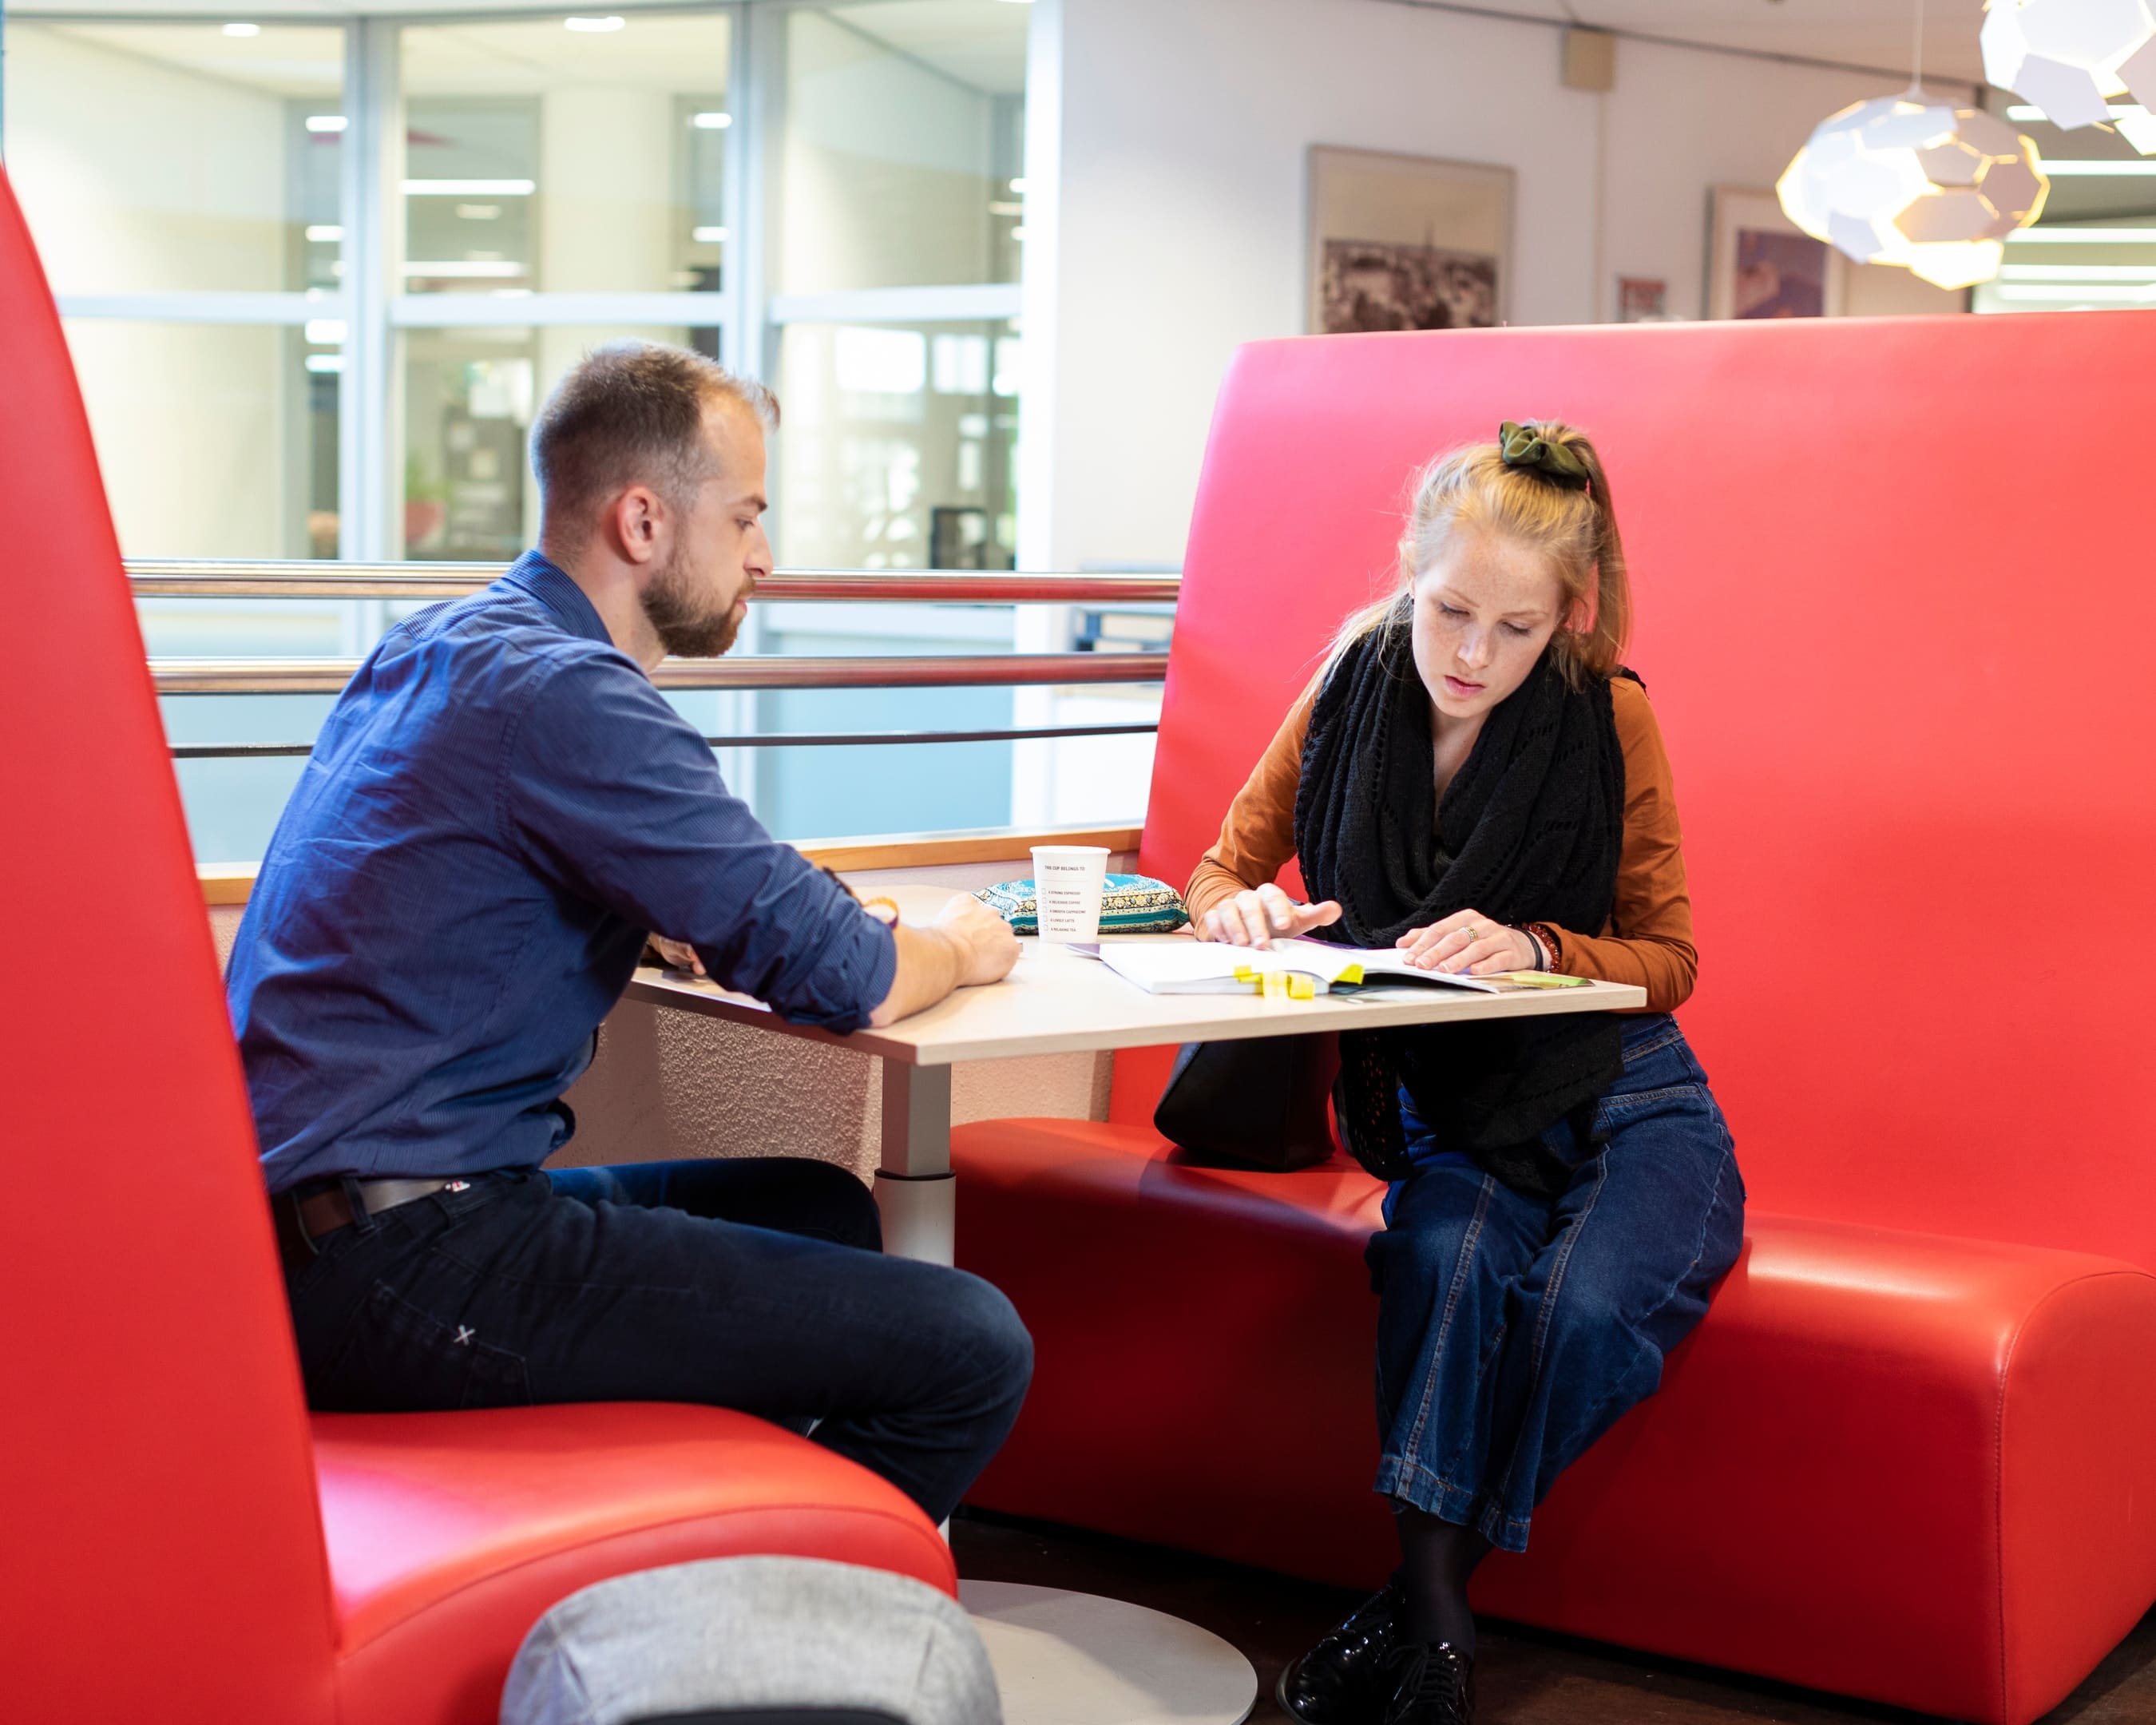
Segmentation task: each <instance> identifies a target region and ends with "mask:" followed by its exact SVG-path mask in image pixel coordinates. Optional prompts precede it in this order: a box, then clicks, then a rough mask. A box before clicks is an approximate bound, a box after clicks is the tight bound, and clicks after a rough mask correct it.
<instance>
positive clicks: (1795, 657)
mask: <svg viewBox="0 0 2156 1725" xmlns="http://www.w3.org/2000/svg"><path fill="white" fill-rule="evenodd" d="M2151 377H2156V317H2152V316H2147V315H2146V314H2143V313H2138V312H2121V313H2116V314H2092V313H2084V314H2075V315H2071V316H2014V317H1958V318H1940V319H1922V320H1918V319H1894V320H1883V321H1790V322H1784V323H1772V324H1769V323H1758V324H1723V325H1696V326H1676V325H1671V326H1640V327H1633V328H1605V329H1587V330H1507V331H1468V332H1458V333H1446V334H1434V335H1411V336H1353V337H1332V338H1324V339H1315V340H1301V341H1278V342H1270V343H1265V344H1260V345H1258V346H1254V347H1247V348H1245V349H1244V350H1243V351H1242V352H1240V354H1239V355H1238V356H1237V357H1236V359H1235V364H1234V366H1233V367H1232V368H1231V370H1230V371H1229V375H1228V378H1227V381H1226V382H1225V383H1224V386H1223V388H1222V390H1221V393H1220V398H1219V407H1218V409H1217V411H1216V413H1215V417H1214V426H1213V434H1212V441H1211V444H1210V446H1209V449H1208V451H1207V454H1206V459H1205V468H1204V477H1203V479H1202V480H1201V481H1200V484H1199V495H1198V499H1197V510H1196V516H1195V519H1194V521H1193V526H1192V530H1191V536H1190V544H1189V550H1188V557H1187V559H1186V562H1185V572H1184V578H1183V600H1182V604H1181V607H1180V608H1179V611H1178V616H1177V619H1176V628H1175V639H1174V644H1173V650H1172V653H1171V655H1170V662H1169V669H1168V691H1167V699H1166V706H1165V709H1164V711H1163V717H1162V723H1161V732H1160V746H1159V752H1158V760H1157V764H1156V766H1155V768H1154V774H1153V783H1152V805H1151V810H1150V814H1149V815H1148V818H1147V825H1146V831H1145V839H1144V845H1143V847H1142V852H1141V857H1140V861H1141V865H1142V867H1143V868H1144V869H1145V870H1147V872H1149V873H1152V874H1155V875H1163V876H1165V877H1166V878H1168V879H1169V880H1174V881H1177V882H1180V881H1182V880H1184V879H1185V878H1186V877H1187V876H1188V872H1189V870H1190V868H1191V865H1193V862H1194V861H1195V860H1196V859H1197V857H1198V855H1199V853H1200V852H1201V851H1202V850H1204V847H1205V846H1206V845H1208V844H1209V843H1210V842H1211V841H1212V839H1213V838H1214V835H1215V834H1216V833H1217V831H1218V829H1219V819H1220V817H1221V814H1222V813H1223V812H1224V809H1226V807H1227V803H1228V801H1229V798H1230V797H1231V796H1232V795H1233V794H1234V793H1235V790H1236V788H1237V787H1238V786H1240V783H1242V781H1243V778H1244V777H1245V774H1246V773H1248V771H1249V769H1250V766H1251V764H1252V762H1254V761H1255V759H1256V757H1257V755H1258V752H1259V751H1260V748H1262V747H1263V746H1264V744H1265V741H1266V740H1267V738H1269V737H1270V736H1271V734H1272V732H1273V731H1274V729H1275V727H1276V725H1277V723H1278V721H1279V720H1280V717H1281V714H1282V712H1283V711H1285V710H1286V707H1287V706H1288V705H1289V702H1290V701H1291V699H1292V697H1293V696H1294V695H1295V694H1296V691H1297V690H1298V689H1299V688H1300V687H1301V685H1302V684H1303V682H1304V681H1305V680H1306V677H1307V676H1308V675H1309V674H1310V672H1311V670H1312V669H1313V668H1314V665H1315V664H1316V663H1317V655H1319V653H1320V650H1321V648H1322V644H1323V642H1324V640H1325V639H1326V637H1327V634H1328V632H1329V631H1330V630H1331V629H1332V627H1333V626H1334V625H1335V624H1336V623H1337V621H1338V619H1339V618H1340V617H1341V616H1342V614H1343V613H1344V612H1346V611H1347V609H1348V608H1349V607H1350V606H1351V605H1354V604H1357V603H1361V602H1362V601H1363V599H1364V598H1366V597H1368V595H1370V594H1371V593H1373V592H1375V591H1377V590H1379V589H1381V588H1384V587H1385V586H1386V585H1387V583H1389V582H1390V581H1391V580H1392V578H1393V569H1394V542H1395V541H1396V539H1397V537H1398V536H1399V529H1400V524H1401V511H1402V506H1403V503H1404V481H1405V477H1406V475H1407V474H1408V472H1409V470H1410V468H1412V467H1413V466H1414V465H1415V464H1417V463H1418V462H1419V461H1421V460H1423V459H1426V458H1427V457H1428V456H1430V455H1431V454H1434V453H1435V452H1437V451H1439V450H1441V449H1447V448H1449V447H1450V446H1452V445H1455V444H1460V443H1462V442H1466V441H1471V440H1477V439H1490V438H1492V437H1494V436H1495V434H1496V427H1497V424H1498V423H1499V421H1500V420H1502V419H1507V418H1515V419H1518V418H1529V417H1531V416H1532V417H1549V418H1564V419H1568V420H1570V421H1571V422H1573V424H1578V425H1581V426H1584V427H1585V428H1587V429H1589V430H1590V431H1591V432H1592V433H1593V434H1594V436H1595V438H1596V439H1597V441H1598V443H1599V446H1600V448H1601V449H1602V452H1603V454H1604V457H1605V458H1606V459H1607V461H1608V464H1609V471H1610V475H1611V491H1612V494H1613V495H1614V497H1615V499H1616V501H1617V506H1618V511H1619V519H1620V523H1621V525H1622V526H1623V528H1624V531H1625V541H1626V544H1627V547H1628V549H1629V551H1630V556H1631V563H1632V572H1633V580H1634V584H1635V596H1636V601H1637V607H1638V624H1637V629H1636V633H1635V645H1634V649H1633V652H1632V654H1631V656H1630V662H1631V663H1632V665H1634V666H1635V668H1637V669H1638V670H1639V671H1640V674H1641V675H1643V676H1644V677H1645V680H1646V683H1647V686H1648V689H1649V691H1650V694H1651V696H1652V699H1653V701H1654V705H1655V711H1656V712H1657V713H1658V715H1659V716H1660V717H1661V725H1662V729H1663V732H1664V733H1665V735H1666V737H1667V740H1668V743H1669V747H1670V752H1671V757H1672V759H1673V762H1674V764H1675V769H1676V788H1677V795H1678V801H1679V807H1680V809H1681V814H1682V818H1683V822H1684V828H1685V833H1686V860H1687V862H1688V864H1689V866H1690V870H1691V885H1692V895H1693V902H1694V907H1695V911H1696V914H1697V932H1698V939H1699V946H1700V952H1701V972H1700V983H1699V988H1698V992H1697V993H1696V994H1695V996H1694V997H1693V999H1692V1002H1691V1004H1689V1005H1688V1006H1687V1007H1686V1009H1685V1012H1684V1014H1683V1020H1684V1023H1685V1025H1686V1029H1687V1030H1688V1031H1689V1033H1690V1034H1691V1037H1692V1040H1693V1042H1694V1044H1695V1045H1696V1046H1697V1050H1698V1051H1699V1053H1700V1055H1701V1057H1702V1060H1703V1061H1704V1063H1705V1064H1706V1065H1707V1070H1708V1071H1709V1072H1710V1073H1711V1074H1712V1076H1713V1079H1714V1082H1715V1086H1716V1090H1717V1093H1718V1094H1719V1095H1720V1096H1721V1098H1722V1102H1723V1104H1724V1106H1726V1108H1727V1111H1728V1114H1729V1117H1730V1120H1731V1122H1732V1127H1733V1129H1734V1131H1735V1132H1736V1135H1737V1138H1738V1152H1739V1156H1740V1158H1741V1160H1742V1162H1743V1168H1744V1171H1745V1173H1746V1176H1747V1178H1748V1182H1749V1184H1750V1187H1751V1191H1752V1197H1753V1204H1754V1205H1755V1207H1757V1208H1759V1209H1767V1210H1774V1211H1781V1212H1789V1213H1794V1214H1803V1215H1811V1216H1822V1217H1835V1218H1843V1219H1851V1220H1856V1221H1860V1222H1866V1223H1875V1224H1882V1225H1889V1226H1893V1227H1899V1228H1908V1229H1921V1230H1935V1231H1938V1232H1942V1233H1947V1234H1956V1235H1972V1236H1981V1237H1988V1238H1993V1239H2000V1240H2024V1241H2031V1242H2039V1243H2042V1244H2046V1245H2059V1246H2070V1247H2078V1248H2082V1249H2084V1250H2090V1251H2097V1252H2104V1253H2110V1254H2112V1255H2117V1256H2119V1257H2122V1258H2125V1259H2128V1260H2132V1261H2133V1262H2136V1263H2138V1264H2141V1265H2144V1266H2148V1267H2150V1268H2152V1269H2156V1125H2152V1122H2156V1108H2153V1107H2152V1106H2151V1102H2150V1099H2149V1089H2150V1073H2151V1064H2152V1063H2151V1061H2150V1059H2149V1055H2148V1049H2149V1045H2150V1041H2151V1039H2152V1034H2156V980H2152V978H2156V968H2152V967H2151V966H2150V964H2149V963H2148V957H2147V953H2146V951H2145V948H2146V947H2147V945H2148V939H2147V930H2148V926H2149V915H2150V911H2151V906H2152V888H2156V766H2152V762H2151V758H2150V757H2151V750H2152V745H2156V672H2153V671H2152V665H2151V655H2152V652H2156V631H2152V630H2151V628H2150V626H2149V596H2150V591H2151V586H2152V583H2156V574H2152V571H2151V562H2150V554H2149V552H2148V549H2147V547H2146V543H2145V542H2146V541H2147V539H2148V518H2149V515H2150V504H2149V502H2148V484H2147V480H2146V476H2145V474H2144V472H2143V469H2144V467H2145V463H2144V462H2143V459H2142V458H2141V457H2140V456H2139V455H2138V454H2137V453H2136V446H2135V445H2134V444H2133V433H2132V429H2131V408H2130V405H2129V404H2130V403H2132V402H2133V400H2134V399H2135V398H2136V396H2135V392H2136V391H2137V390H2138V389H2139V388H2141V387H2143V384H2144V382H2146V380H2148V379H2149V378H2151ZM1135 1100H1136V1099H1135V1098H1128V1099H1119V1108H1118V1111H1119V1113H1127V1112H1128V1111H1130V1109H1131V1106H1132V1101H1135Z"/></svg>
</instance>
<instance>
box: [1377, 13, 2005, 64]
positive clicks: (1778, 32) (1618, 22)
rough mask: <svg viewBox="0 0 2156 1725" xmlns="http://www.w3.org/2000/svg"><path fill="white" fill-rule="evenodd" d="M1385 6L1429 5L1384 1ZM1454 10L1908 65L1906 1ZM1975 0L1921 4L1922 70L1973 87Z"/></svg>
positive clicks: (1980, 18) (1978, 18) (1979, 19)
mask: <svg viewBox="0 0 2156 1725" xmlns="http://www.w3.org/2000/svg"><path fill="white" fill-rule="evenodd" d="M1390 3H1392V4H1394V5H1414V4H1417V3H1437V0H1390ZM1462 9H1463V10H1468V9H1472V10H1476V11H1481V12H1501V13H1511V14H1512V15H1513V16H1514V17H1517V18H1543V19H1548V20H1551V21H1553V22H1560V23H1580V24H1598V25H1600V26H1601V27H1602V28H1604V29H1611V30H1633V31H1637V32H1639V33H1642V34H1644V35H1650V36H1668V37H1674V38H1677V39H1681V40H1683V41H1687V42H1699V43H1705V44H1712V45H1713V46H1716V47H1721V48H1739V49H1749V50H1750V51H1751V52H1753V53H1755V54H1794V55H1797V56H1799V57H1800V58H1803V59H1820V60H1838V61H1841V62H1843V63H1845V64H1851V65H1860V66H1874V67H1878V68H1880V69H1883V70H1887V71H1892V72H1900V71H1901V70H1902V69H1904V68H1905V67H1907V65H1908V64H1909V50H1910V46H1911V39H1912V36H1913V34H1914V25H1915V21H1916V15H1917V8H1916V3H1915V0H1472V4H1471V6H1469V5H1465V4H1464V5H1463V7H1462ZM1983 22H1984V0H1925V5H1924V69H1925V71H1926V72H1927V73H1928V74H1932V75H1935V76H1937V77H1940V78H1951V79H1956V80H1973V81H1981V80H1982V79H1983V77H1984V61H1983V57H1982V56H1981V55H1980V54H1979V53H1978V52H1977V46H1976V33H1977V31H1978V29H1979V28H1980V27H1981V25H1982V24H1983Z"/></svg>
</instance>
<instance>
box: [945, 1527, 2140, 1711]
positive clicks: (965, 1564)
mask: <svg viewBox="0 0 2156 1725" xmlns="http://www.w3.org/2000/svg"><path fill="white" fill-rule="evenodd" d="M952 1546H953V1548H955V1549H956V1551H957V1557H958V1569H959V1573H960V1574H962V1575H965V1576H967V1577H968V1578H970V1579H977V1580H983V1581H1025V1582H1032V1583H1034V1584H1036V1585H1039V1586H1044V1587H1067V1588H1072V1589H1077V1590H1079V1591H1081V1592H1086V1593H1095V1594H1106V1595H1108V1596H1110V1597H1111V1598H1114V1599H1128V1600H1131V1601H1132V1602H1133V1603H1134V1604H1141V1605H1150V1606H1152V1607H1154V1608H1155V1609H1158V1610H1162V1611H1168V1612H1172V1613H1173V1614H1174V1615H1176V1616H1178V1617H1182V1618H1187V1619H1188V1620H1190V1621H1191V1622H1193V1623H1197V1624H1201V1625H1204V1627H1205V1628H1207V1629H1209V1630H1212V1631H1213V1632H1214V1634H1215V1635H1221V1636H1224V1637H1225V1638H1226V1639H1227V1640H1229V1641H1232V1642H1233V1643H1234V1644H1235V1645H1236V1646H1238V1647H1240V1649H1241V1650H1242V1651H1243V1652H1244V1654H1245V1656H1247V1657H1248V1658H1249V1660H1250V1663H1251V1664H1252V1665H1254V1666H1256V1667H1257V1671H1258V1681H1259V1689H1260V1698H1259V1702H1258V1708H1257V1711H1256V1712H1255V1713H1253V1714H1252V1715H1251V1718H1252V1720H1253V1721H1255V1722H1262V1725H1281V1721H1283V1720H1284V1719H1285V1718H1286V1715H1284V1714H1283V1713H1281V1711H1280V1710H1279V1708H1277V1707H1275V1706H1274V1704H1273V1701H1272V1688H1273V1681H1274V1680H1275V1678H1276V1677H1277V1676H1279V1674H1280V1669H1281V1665H1282V1664H1283V1663H1285V1662H1286V1661H1287V1660H1288V1659H1290V1658H1291V1657H1292V1656H1294V1655H1295V1654H1296V1653H1298V1652H1300V1651H1301V1650H1302V1649H1303V1648H1304V1647H1305V1646H1306V1645H1309V1643H1310V1642H1312V1640H1316V1639H1317V1636H1318V1635H1321V1634H1322V1633H1323V1632H1324V1630H1326V1628H1327V1626H1328V1625H1330V1624H1331V1623H1332V1621H1333V1620H1334V1619H1335V1618H1336V1617H1337V1616H1338V1615H1340V1613H1341V1612H1342V1610H1344V1609H1346V1608H1347V1606H1348V1605H1350V1604H1353V1603H1354V1601H1353V1598H1352V1597H1351V1596H1350V1595H1347V1594H1342V1593H1341V1592H1339V1591H1338V1590H1337V1589H1332V1588H1325V1587H1317V1586H1314V1585H1312V1584H1308V1583H1306V1582H1296V1581H1288V1580H1285V1579H1282V1578H1281V1577H1279V1576H1277V1575H1270V1574H1265V1573H1264V1572H1262V1571H1260V1570H1255V1569H1240V1568H1234V1567H1232V1566H1231V1565H1229V1564H1226V1563H1214V1562H1211V1561H1209V1560H1208V1559H1206V1558H1193V1557H1189V1556H1187V1555H1185V1554H1184V1553H1180V1552H1171V1551H1166V1550H1163V1549H1162V1548H1158V1547H1155V1546H1144V1545H1132V1544H1127V1543H1123V1542H1122V1541H1119V1540H1112V1539H1105V1538H1101V1537H1099V1536H1097V1535H1095V1534H1090V1533H1079V1532H1072V1531H1070V1530H1069V1529H1065V1528H1060V1527H1046V1526H1043V1525H1040V1524H1039V1523H1034V1522H1011V1521H1005V1520H1003V1519H1001V1518H998V1517H981V1516H974V1515H972V1514H962V1516H961V1517H960V1518H959V1519H958V1520H957V1522H953V1523H952ZM1479 1664H1480V1670H1479V1671H1478V1672H1477V1676H1476V1681H1477V1685H1478V1687H1479V1688H1480V1691H1481V1706H1480V1708H1479V1710H1478V1716H1479V1725H1648V1722H1652V1725H1726V1722H1734V1721H1739V1720H1761V1719H1766V1720H1775V1721H1779V1722H1784V1725H1833V1722H1836V1721H1847V1720H1853V1719H1856V1720H1869V1721H1873V1722H1881V1721H1886V1722H1897V1725H1899V1722H1908V1725H1914V1722H1916V1721H1917V1719H1918V1717H1919V1716H1918V1715H1917V1714H1914V1713H1905V1712H1897V1711H1896V1710H1895V1709H1893V1708H1891V1707H1868V1706H1866V1705H1864V1704H1862V1703H1861V1702H1850V1701H1844V1700H1841V1699H1840V1698H1839V1697H1835V1696H1830V1695H1820V1694H1816V1693H1814V1692H1810V1691H1808V1690H1800V1689H1791V1688H1789V1687H1787V1686H1784V1685H1781V1684H1775V1683H1763V1682H1759V1681H1754V1680H1753V1679H1749V1678H1744V1677H1738V1676H1732V1675H1731V1674H1729V1673H1728V1672H1726V1671H1712V1670H1708V1669H1707V1668H1705V1667H1703V1666H1688V1665H1678V1664H1674V1663H1672V1662H1671V1661H1666V1660H1656V1659H1650V1658H1648V1657H1646V1656H1644V1655H1640V1654H1633V1653H1627V1652H1624V1651H1620V1650H1619V1649H1616V1648H1612V1647H1604V1646H1600V1645H1597V1644H1595V1643H1593V1642H1589V1641H1574V1640H1566V1639H1564V1638H1563V1637H1560V1636H1555V1635H1542V1634H1539V1633H1537V1632H1536V1631H1533V1630H1517V1629H1511V1628H1508V1627H1507V1626H1505V1625H1486V1626H1485V1627H1484V1629H1483V1630H1482V1648H1481V1660H1480V1661H1479ZM2045 1725H2156V1612H2152V1613H2151V1614H2150V1615H2149V1616H2148V1617H2147V1618H2144V1619H2143V1620H2142V1623H2141V1625H2140V1626H2139V1627H2138V1629H2136V1630H2134V1632H2133V1634H2132V1635H2129V1636H2128V1638H2127V1640H2125V1641H2124V1643H2123V1644H2122V1645H2120V1647H2119V1648H2118V1650H2117V1651H2116V1652H2114V1653H2113V1654H2112V1656H2111V1657H2110V1658H2109V1659H2107V1661H2104V1663H2103V1665H2102V1667H2101V1668H2099V1669H2098V1670H2097V1672H2096V1673H2095V1675H2094V1676H2092V1677H2090V1678H2089V1680H2088V1681H2087V1682H2086V1683H2084V1684H2082V1686H2081V1687H2080V1688H2079V1689H2078V1690H2076V1692H2074V1693H2073V1695H2072V1696H2071V1697H2069V1698H2068V1699H2067V1700H2066V1702H2065V1703H2064V1705H2062V1706H2061V1707H2059V1708H2058V1709H2057V1710H2056V1712H2052V1713H2051V1714H2049V1715H2048V1716H2047V1717H2046V1722H2045Z"/></svg>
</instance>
